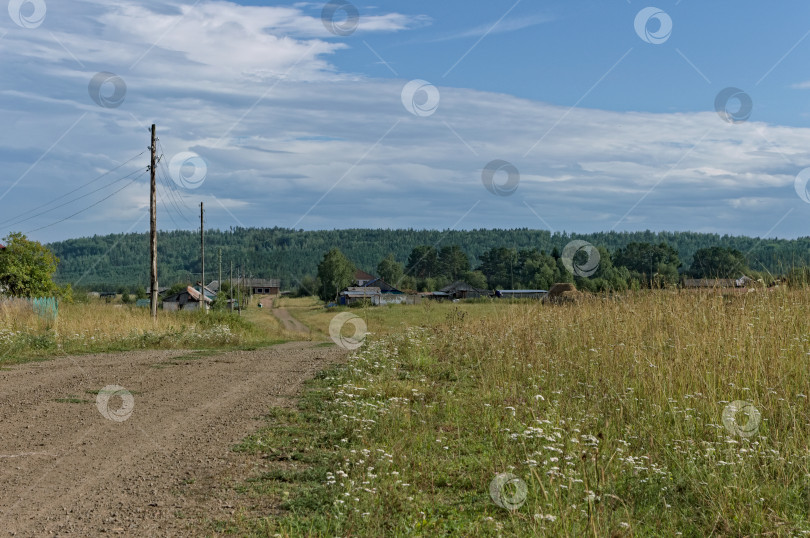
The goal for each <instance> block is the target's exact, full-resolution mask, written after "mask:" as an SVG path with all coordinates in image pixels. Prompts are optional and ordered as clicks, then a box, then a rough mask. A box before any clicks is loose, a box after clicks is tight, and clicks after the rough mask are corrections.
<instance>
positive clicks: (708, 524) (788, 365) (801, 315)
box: [215, 288, 810, 536]
mask: <svg viewBox="0 0 810 538" xmlns="http://www.w3.org/2000/svg"><path fill="white" fill-rule="evenodd" d="M288 306H292V305H288ZM290 311H291V312H293V313H296V314H301V313H304V314H305V316H308V318H306V319H308V320H309V321H310V322H314V323H318V324H319V326H318V327H317V328H319V329H320V331H321V332H322V333H326V325H325V324H327V325H328V322H329V318H328V317H326V316H322V315H320V314H316V313H314V311H311V312H308V311H307V310H306V307H303V306H302V307H301V311H300V312H299V311H297V310H296V309H295V308H292V307H291V308H290ZM353 311H354V312H355V313H357V314H358V315H361V316H362V315H363V311H362V309H359V310H353ZM368 312H369V316H368V317H367V319H368V323H369V330H370V331H371V332H372V333H375V332H376V333H375V334H372V335H370V336H369V337H368V338H367V339H366V341H365V343H364V345H363V347H362V348H360V349H358V350H357V351H355V352H353V353H352V354H351V355H350V356H349V359H348V362H347V363H346V364H345V365H342V366H339V367H336V368H333V369H331V370H329V371H326V372H324V373H323V374H322V375H320V376H319V377H318V379H316V380H314V381H312V382H311V383H310V384H309V387H308V390H307V391H306V393H305V394H304V396H303V397H302V399H301V402H300V405H299V407H298V409H294V410H272V411H271V413H270V414H269V415H268V417H267V426H266V427H265V428H263V429H262V430H261V431H259V432H258V433H257V434H255V435H253V436H251V437H249V438H247V439H245V440H244V442H242V443H241V444H240V445H239V446H237V447H236V449H237V450H239V451H243V452H247V453H252V454H257V455H261V456H262V457H263V458H266V460H269V461H273V462H276V463H275V466H274V468H273V469H271V470H270V471H268V472H266V473H264V474H262V475H260V476H257V477H255V479H253V480H251V481H249V482H247V483H245V484H243V485H241V486H240V488H239V489H240V491H241V492H242V496H241V498H242V501H243V505H244V506H245V507H249V506H250V505H251V499H252V498H255V497H257V496H262V497H264V498H266V497H268V496H269V497H270V498H272V499H273V500H274V501H275V503H276V505H277V506H278V507H279V511H278V513H274V514H268V515H267V516H266V517H255V516H248V515H247V514H250V513H251V511H250V510H249V509H244V510H242V511H241V512H240V511H237V514H236V516H235V517H234V518H233V519H232V520H230V521H223V522H219V523H217V524H216V526H215V529H216V531H218V532H222V533H231V534H236V535H254V536H279V535H280V536H308V535H317V536H321V535H323V536H348V535H352V536H406V535H407V536H436V535H452V536H498V535H504V536H525V535H539V536H585V535H587V536H631V535H637V536H711V535H713V536H745V535H763V534H773V535H780V536H797V535H803V534H807V533H808V532H810V519H808V506H810V452H808V448H807V447H808V446H810V406H808V386H810V371H809V370H808V368H807V362H808V356H810V336H808V333H807V320H808V319H810V291H808V290H806V289H785V288H780V289H778V290H776V291H766V290H757V291H752V292H750V293H748V294H745V295H728V296H723V295H721V294H719V293H717V292H710V291H707V292H689V293H686V292H677V291H649V292H635V293H634V292H628V293H625V294H622V295H618V296H612V297H592V298H590V299H586V300H584V301H581V302H579V303H576V304H563V305H541V304H539V303H531V304H529V303H525V304H514V305H510V306H508V307H505V308H498V309H491V306H490V305H487V304H464V303H459V304H455V305H454V304H443V305H432V306H431V307H427V308H425V307H422V306H408V307H404V306H403V307H399V308H397V309H394V308H391V309H387V308H381V309H374V310H373V312H374V313H373V314H371V312H372V310H370V309H369V311H368ZM482 313H485V315H479V314H482ZM374 316H382V317H385V316H391V318H392V319H395V320H397V321H396V322H391V323H387V324H386V323H384V322H382V321H381V322H380V323H379V324H377V321H375V319H376V318H375V317H374ZM302 319H304V316H302ZM375 324H377V327H378V328H377V329H376V330H375V329H373V328H372V327H374V326H375ZM395 326H398V327H399V328H397V329H396V330H388V329H384V328H385V327H388V328H391V327H395ZM733 402H737V403H736V404H733V405H732V403H733ZM740 402H745V403H744V404H743V403H740ZM503 473H509V474H510V475H513V477H511V478H510V477H508V476H506V475H504V474H503ZM498 476H500V477H501V482H496V483H495V488H494V491H495V493H496V495H495V496H494V497H493V495H492V493H491V489H492V484H493V480H494V479H496V477H498ZM506 480H511V481H509V482H505V481H506ZM499 485H500V486H499ZM496 500H497V501H498V502H496ZM499 504H500V505H499ZM503 506H505V507H503ZM509 508H512V509H509Z"/></svg>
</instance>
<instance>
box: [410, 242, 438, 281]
mask: <svg viewBox="0 0 810 538" xmlns="http://www.w3.org/2000/svg"><path fill="white" fill-rule="evenodd" d="M438 265H439V256H438V254H437V253H436V249H435V248H433V247H431V246H429V245H420V246H418V247H414V248H413V250H411V255H410V256H408V266H407V274H409V275H412V276H414V277H416V278H429V277H432V276H436V273H437V272H438Z"/></svg>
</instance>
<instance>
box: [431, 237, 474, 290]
mask: <svg viewBox="0 0 810 538" xmlns="http://www.w3.org/2000/svg"><path fill="white" fill-rule="evenodd" d="M438 264H439V272H440V273H441V274H442V275H444V276H446V277H447V278H448V279H449V280H450V281H451V282H453V281H456V280H459V279H461V277H462V275H463V274H464V273H466V272H467V271H469V270H470V259H469V258H468V257H467V255H466V254H464V251H463V250H461V247H460V246H458V245H450V246H446V247H442V250H441V251H440V252H439V259H438Z"/></svg>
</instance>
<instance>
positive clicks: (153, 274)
mask: <svg viewBox="0 0 810 538" xmlns="http://www.w3.org/2000/svg"><path fill="white" fill-rule="evenodd" d="M156 148H157V144H156V143H155V124H154V123H153V124H152V145H151V146H150V147H149V149H150V152H151V154H152V159H151V163H150V165H149V176H150V180H149V255H150V261H151V264H152V267H151V271H150V274H149V287H150V290H149V291H150V301H149V303H150V308H151V311H152V319H157V301H158V289H157V288H158V278H157V194H156V188H155V160H156V159H155V153H156Z"/></svg>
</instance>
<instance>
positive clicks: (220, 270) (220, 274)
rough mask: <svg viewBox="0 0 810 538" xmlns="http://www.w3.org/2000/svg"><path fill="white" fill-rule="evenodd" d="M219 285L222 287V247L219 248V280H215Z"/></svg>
mask: <svg viewBox="0 0 810 538" xmlns="http://www.w3.org/2000/svg"><path fill="white" fill-rule="evenodd" d="M217 284H218V285H219V287H220V288H221V287H222V247H220V248H219V280H217Z"/></svg>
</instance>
